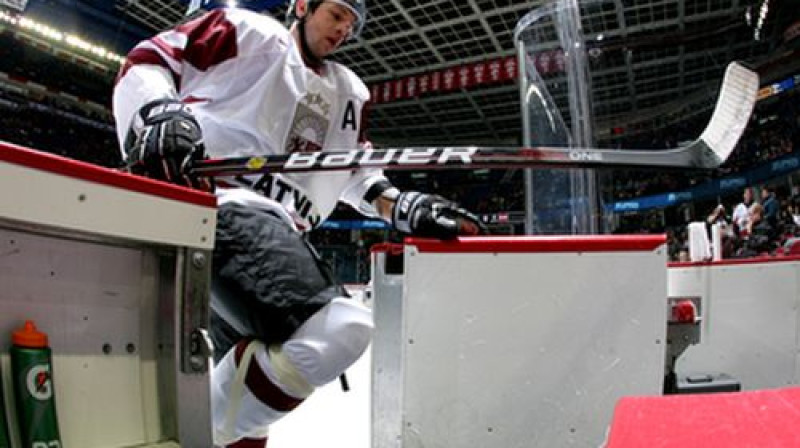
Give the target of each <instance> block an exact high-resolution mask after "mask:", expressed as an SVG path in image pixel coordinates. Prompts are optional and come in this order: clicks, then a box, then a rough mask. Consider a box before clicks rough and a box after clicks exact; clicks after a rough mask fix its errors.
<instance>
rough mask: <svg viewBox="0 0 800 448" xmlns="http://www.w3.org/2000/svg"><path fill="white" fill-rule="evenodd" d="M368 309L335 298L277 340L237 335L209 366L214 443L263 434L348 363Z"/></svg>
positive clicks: (363, 337)
mask: <svg viewBox="0 0 800 448" xmlns="http://www.w3.org/2000/svg"><path fill="white" fill-rule="evenodd" d="M372 329H373V323H372V313H371V312H370V310H369V309H368V308H367V307H365V306H364V305H362V304H361V303H359V302H357V301H355V300H352V299H348V298H343V297H339V298H335V299H333V300H332V301H331V302H330V303H328V304H327V305H325V306H324V307H323V308H321V309H320V310H319V311H317V312H316V313H315V314H314V315H313V316H311V317H310V318H309V319H308V320H307V321H306V322H305V323H303V325H301V326H300V328H298V329H297V331H295V332H294V334H292V336H291V337H290V338H289V340H287V341H286V342H284V343H283V344H275V345H271V346H269V347H266V346H265V345H264V344H263V343H261V342H259V341H256V340H243V341H241V342H240V343H239V344H237V345H236V346H234V347H233V348H231V350H230V351H228V353H226V354H225V356H224V357H223V358H222V360H220V362H219V364H217V365H216V366H214V368H213V370H212V372H211V411H212V418H213V425H214V428H213V430H214V443H216V444H217V445H220V446H225V445H227V444H230V443H233V442H235V441H237V440H239V439H241V438H244V437H248V438H256V439H258V438H266V436H267V428H268V427H269V425H270V424H271V423H273V422H275V421H277V420H278V419H280V418H281V417H283V416H284V415H286V414H288V413H289V412H290V411H291V410H292V409H294V408H295V407H296V406H297V405H299V404H300V403H301V402H302V401H303V400H304V399H305V398H307V397H308V396H309V395H311V392H313V391H314V388H316V387H319V386H322V385H324V384H327V383H329V382H331V381H333V380H334V379H336V378H337V377H338V376H339V375H341V374H342V373H343V372H344V371H345V370H346V369H347V368H348V367H350V366H351V365H352V364H353V363H354V362H356V360H358V358H360V357H361V355H362V354H363V353H364V351H365V350H366V348H367V346H368V345H369V342H370V339H371V337H372Z"/></svg>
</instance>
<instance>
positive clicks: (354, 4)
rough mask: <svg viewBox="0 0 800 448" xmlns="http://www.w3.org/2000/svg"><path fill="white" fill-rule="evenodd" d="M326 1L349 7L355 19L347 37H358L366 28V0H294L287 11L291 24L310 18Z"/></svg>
mask: <svg viewBox="0 0 800 448" xmlns="http://www.w3.org/2000/svg"><path fill="white" fill-rule="evenodd" d="M325 3H329V4H337V5H340V6H342V7H345V8H347V10H348V11H349V12H350V14H352V17H354V18H355V20H353V21H352V27H351V29H350V32H349V33H348V35H347V39H356V38H358V36H359V35H361V30H362V29H363V28H364V23H365V22H366V21H367V6H366V0H292V1H291V3H290V4H289V9H288V10H287V11H286V18H287V21H288V22H289V25H292V24H293V23H295V22H299V23H301V24H302V22H304V21H306V20H308V17H310V16H311V15H313V14H314V13H315V12H316V11H317V9H319V7H320V6H321V5H323V4H325Z"/></svg>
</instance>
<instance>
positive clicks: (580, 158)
mask: <svg viewBox="0 0 800 448" xmlns="http://www.w3.org/2000/svg"><path fill="white" fill-rule="evenodd" d="M758 82H759V81H758V75H757V74H756V73H754V72H752V71H751V70H748V69H747V68H745V67H743V66H742V65H740V64H739V63H736V62H732V63H731V64H730V65H728V68H727V70H726V72H725V78H724V79H723V82H722V87H721V89H720V95H719V98H718V99H717V104H716V106H715V107H714V112H713V113H712V116H711V120H710V121H709V123H708V126H707V127H706V129H705V130H704V131H703V133H702V134H701V135H700V138H698V139H697V140H695V141H693V142H691V143H689V144H687V145H683V146H679V147H677V148H671V149H665V150H612V149H596V148H566V147H534V148H518V147H517V148H512V147H485V146H483V147H479V146H452V147H450V146H446V147H408V148H388V149H380V150H378V149H353V150H349V151H330V152H328V151H325V152H307V153H301V152H296V153H291V154H283V155H266V156H254V157H233V158H227V159H206V160H201V161H197V162H195V164H194V165H193V166H192V167H190V168H189V171H190V173H191V174H193V175H196V176H206V177H217V176H234V175H241V174H256V173H278V172H284V173H287V172H306V171H335V170H352V169H357V168H383V169H390V170H431V169H443V168H462V169H477V168H543V167H554V168H604V167H605V168H659V167H661V168H694V169H714V168H717V167H719V166H720V165H721V164H722V163H723V162H725V160H726V159H727V158H728V156H729V155H730V153H731V152H732V151H733V149H734V147H735V146H736V143H737V142H738V141H739V138H740V137H741V136H742V133H743V132H744V129H745V127H746V126H747V123H748V121H749V119H750V114H751V113H752V111H753V106H754V105H755V102H756V94H757V91H758Z"/></svg>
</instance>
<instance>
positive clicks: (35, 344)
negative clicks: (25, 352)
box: [11, 320, 47, 348]
mask: <svg viewBox="0 0 800 448" xmlns="http://www.w3.org/2000/svg"><path fill="white" fill-rule="evenodd" d="M11 343H12V344H14V345H17V346H20V347H28V348H44V347H47V335H46V334H45V333H42V332H41V331H39V330H37V329H36V324H34V323H33V321H31V320H26V321H25V326H24V327H22V328H19V329H17V330H16V331H14V332H13V333H12V334H11Z"/></svg>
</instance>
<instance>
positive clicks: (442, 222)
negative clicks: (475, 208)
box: [392, 191, 489, 239]
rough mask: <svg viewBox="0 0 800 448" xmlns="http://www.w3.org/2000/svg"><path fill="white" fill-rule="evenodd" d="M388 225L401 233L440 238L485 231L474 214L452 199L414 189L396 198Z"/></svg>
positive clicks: (485, 232)
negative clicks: (391, 225)
mask: <svg viewBox="0 0 800 448" xmlns="http://www.w3.org/2000/svg"><path fill="white" fill-rule="evenodd" d="M392 224H394V227H395V228H396V229H397V230H399V231H401V232H404V233H409V234H412V235H415V236H422V237H432V238H440V239H452V238H455V237H457V236H459V235H480V234H487V233H489V232H488V230H487V229H486V226H484V225H483V223H481V221H480V220H479V219H478V217H477V216H475V215H473V214H472V213H470V212H468V211H466V210H464V209H463V208H460V207H459V206H458V205H457V204H456V203H455V202H452V201H448V200H447V199H445V198H443V197H441V196H437V195H432V194H425V193H420V192H417V191H406V192H404V193H401V194H400V195H399V196H398V197H397V200H396V202H395V205H394V210H393V211H392Z"/></svg>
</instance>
